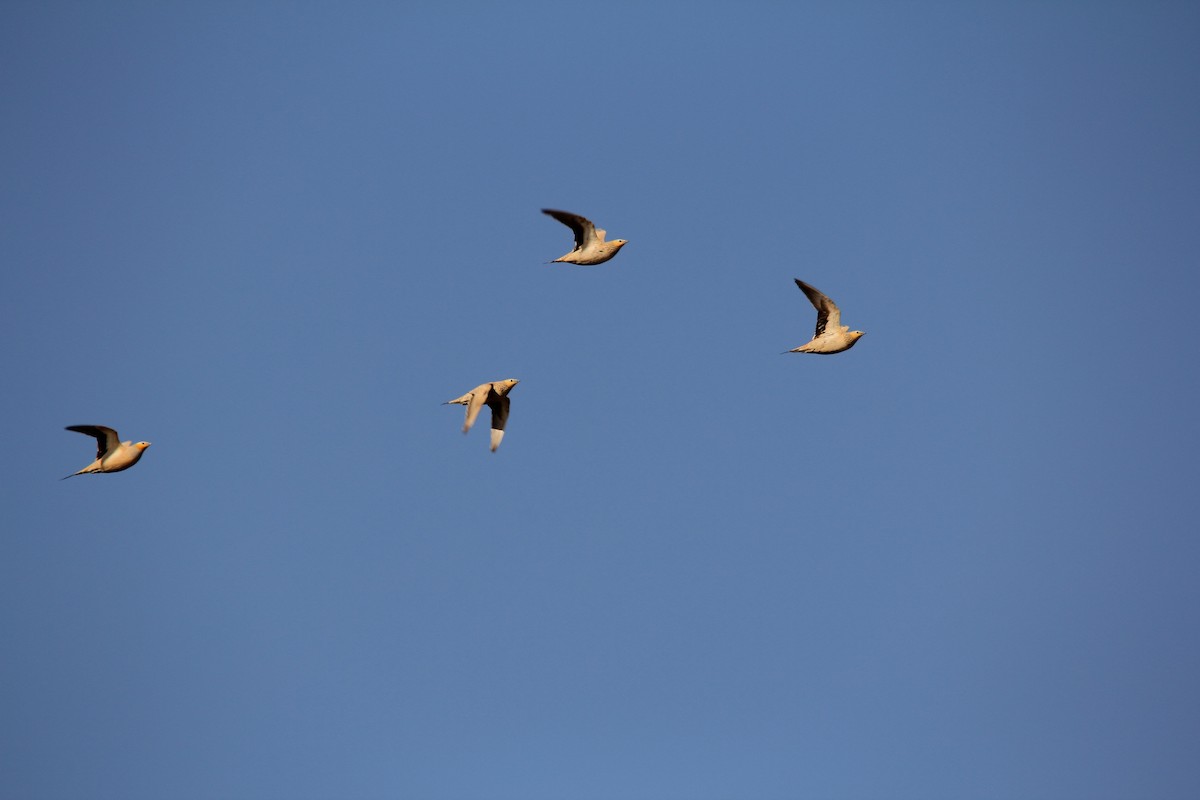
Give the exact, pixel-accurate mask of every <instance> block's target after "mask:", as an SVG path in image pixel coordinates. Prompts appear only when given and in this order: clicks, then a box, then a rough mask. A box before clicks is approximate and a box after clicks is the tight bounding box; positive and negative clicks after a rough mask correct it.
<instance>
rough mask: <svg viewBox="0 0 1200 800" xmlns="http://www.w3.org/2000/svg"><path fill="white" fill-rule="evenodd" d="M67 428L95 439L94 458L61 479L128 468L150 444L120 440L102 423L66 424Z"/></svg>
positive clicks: (115, 433) (114, 432)
mask: <svg viewBox="0 0 1200 800" xmlns="http://www.w3.org/2000/svg"><path fill="white" fill-rule="evenodd" d="M67 430H69V431H75V432H76V433H82V434H84V435H86V436H91V437H92V438H94V439H95V440H96V460H95V461H93V462H92V463H91V464H88V465H87V466H86V467H84V468H83V469H81V470H79V471H78V472H72V473H71V474H70V475H67V476H66V477H64V478H63V480H66V479H67V478H73V477H74V476H76V475H87V474H91V473H95V472H120V471H121V470H123V469H129V468H130V467H132V466H133V465H134V464H136V463H137V462H138V459H140V458H141V457H142V453H144V452H145V450H146V448H147V447H149V446H150V443H149V442H122V441H121V437H120V436H118V435H117V432H116V431H114V430H113V429H112V428H106V427H104V426H103V425H68V426H67Z"/></svg>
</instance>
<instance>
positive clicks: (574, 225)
mask: <svg viewBox="0 0 1200 800" xmlns="http://www.w3.org/2000/svg"><path fill="white" fill-rule="evenodd" d="M542 213H543V214H549V215H550V216H552V217H554V218H555V219H556V220H558V221H559V222H561V223H562V224H563V225H566V226H567V227H568V228H570V229H571V230H572V231H574V233H575V249H576V250H582V249H583V248H584V247H586V246H587V245H588V243H589V242H591V241H593V240H594V239H596V235H597V231H596V226H595V225H593V224H592V221H591V220H590V219H587V218H586V217H581V216H579V215H578V214H572V213H571V212H569V211H555V210H554V209H553V208H543V209H542ZM599 234H600V239H599V241H604V231H600V232H599Z"/></svg>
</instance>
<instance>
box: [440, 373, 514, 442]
mask: <svg viewBox="0 0 1200 800" xmlns="http://www.w3.org/2000/svg"><path fill="white" fill-rule="evenodd" d="M518 383H520V381H518V380H517V379H516V378H509V379H507V380H503V381H492V382H491V383H481V384H479V385H478V386H476V387H475V388H474V389H472V390H471V391H469V392H467V393H466V394H464V395H463V396H462V397H456V398H454V399H453V400H447V401H446V402H445V403H442V405H462V406H466V407H467V418H466V421H465V422H464V423H463V433H466V432H467V431H469V430H471V426H472V425H474V424H475V418H476V417H478V416H479V410H480V409H481V408H483V407H484V406H485V405H486V406H487V407H488V408H489V409H491V412H492V452H493V453H494V452H496V448H497V447H499V446H500V440H501V439H503V438H504V426H505V424H506V423H507V422H508V405H509V399H508V393H509V392H511V391H512V389H513V387H514V386H516V385H517V384H518Z"/></svg>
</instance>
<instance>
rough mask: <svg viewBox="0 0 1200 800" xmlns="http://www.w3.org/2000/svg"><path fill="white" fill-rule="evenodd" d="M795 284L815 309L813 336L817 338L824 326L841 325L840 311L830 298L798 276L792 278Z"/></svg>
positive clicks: (835, 327)
mask: <svg viewBox="0 0 1200 800" xmlns="http://www.w3.org/2000/svg"><path fill="white" fill-rule="evenodd" d="M794 280H795V281H796V285H797V286H799V287H800V291H802V292H804V294H805V295H807V296H808V301H809V302H810V303H812V304H813V308H815V309H817V332H816V333H814V334H813V338H814V339H815V338H817V337H818V336H820V335H821V334H823V333H824V332H825V329H826V328H833V329H835V330H836V329H837V328H840V327H841V325H842V312H841V311H839V310H838V307H837V304H836V303H834V302H833V301H832V300H830V299H829V298H828V297H826V296H825V295H823V294H821V292H820V291H819V290H818V289H816V288H815V287H813V286H809V285H808V284H807V283H805V282H804V281H802V280H800V279H799V278H794Z"/></svg>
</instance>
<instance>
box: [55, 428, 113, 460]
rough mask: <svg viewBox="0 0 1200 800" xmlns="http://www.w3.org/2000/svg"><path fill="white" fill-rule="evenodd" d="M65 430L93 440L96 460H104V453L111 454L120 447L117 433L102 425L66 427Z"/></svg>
mask: <svg viewBox="0 0 1200 800" xmlns="http://www.w3.org/2000/svg"><path fill="white" fill-rule="evenodd" d="M67 430H69V431H75V432H76V433H82V434H84V435H86V436H91V437H92V438H94V439H95V440H96V458H104V454H105V453H111V452H112V451H113V450H116V449H117V448H118V447H120V446H121V437H120V436H117V432H116V431H114V430H113V429H112V428H106V427H104V426H103V425H68V426H67Z"/></svg>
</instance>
